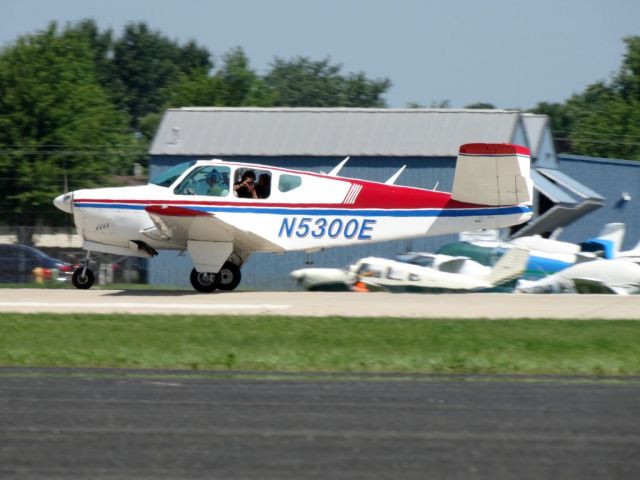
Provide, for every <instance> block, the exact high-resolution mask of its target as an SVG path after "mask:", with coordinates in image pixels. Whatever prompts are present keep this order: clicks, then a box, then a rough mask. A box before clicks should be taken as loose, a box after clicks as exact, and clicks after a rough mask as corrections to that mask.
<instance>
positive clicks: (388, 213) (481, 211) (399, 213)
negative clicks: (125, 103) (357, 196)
mask: <svg viewBox="0 0 640 480" xmlns="http://www.w3.org/2000/svg"><path fill="white" fill-rule="evenodd" d="M158 204H160V205H161V204H162V203H161V202H159V203H158ZM154 205H155V204H154ZM172 206H178V207H182V208H186V209H189V210H197V211H199V212H209V213H262V214H276V215H330V216H354V215H356V216H361V217H469V216H476V215H513V214H518V213H521V214H522V213H529V212H531V207H528V206H525V205H514V206H509V207H495V208H487V207H485V208H464V209H459V208H458V209H425V210H376V209H336V208H283V207H268V206H265V207H245V206H242V205H238V206H224V207H223V206H213V205H206V206H202V205H179V204H176V205H174V204H172ZM75 207H76V208H115V209H125V210H144V209H145V207H146V205H139V204H127V203H90V202H79V203H76V204H75Z"/></svg>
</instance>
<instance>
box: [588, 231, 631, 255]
mask: <svg viewBox="0 0 640 480" xmlns="http://www.w3.org/2000/svg"><path fill="white" fill-rule="evenodd" d="M624 232H625V224H624V223H607V224H606V225H605V226H604V227H602V230H600V233H599V234H598V236H597V237H596V238H591V239H589V240H586V241H584V242H582V243H581V244H580V247H581V248H582V251H583V252H594V251H598V250H601V251H603V253H604V255H603V256H604V258H607V259H612V258H616V257H617V256H618V253H619V252H620V248H622V243H623V241H624Z"/></svg>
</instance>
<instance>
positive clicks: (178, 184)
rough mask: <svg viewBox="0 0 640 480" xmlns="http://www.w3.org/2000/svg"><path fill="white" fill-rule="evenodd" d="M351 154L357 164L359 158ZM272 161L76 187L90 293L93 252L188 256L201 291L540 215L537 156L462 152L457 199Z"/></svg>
mask: <svg viewBox="0 0 640 480" xmlns="http://www.w3.org/2000/svg"><path fill="white" fill-rule="evenodd" d="M347 159H348V157H347ZM347 159H345V160H343V161H342V162H341V163H340V164H339V165H338V166H337V167H336V168H334V169H333V170H332V171H331V172H330V173H329V174H321V173H312V172H306V171H297V170H289V169H285V168H278V167H272V166H265V165H255V164H247V163H236V162H226V161H221V160H200V161H193V162H187V163H183V164H180V165H177V166H176V167H174V168H172V169H170V170H168V171H167V172H164V173H163V174H161V175H160V176H158V177H156V178H153V179H152V180H151V182H150V183H149V184H147V185H144V186H135V187H118V188H97V189H87V190H76V191H74V192H69V193H66V194H62V195H60V196H58V197H57V198H56V199H55V200H54V204H55V205H56V207H58V208H59V209H60V210H63V211H65V212H68V213H71V214H73V217H74V221H75V225H76V228H77V230H78V234H79V235H80V237H81V238H82V240H83V248H84V249H85V250H87V258H86V260H85V262H84V265H83V266H81V267H79V268H78V269H77V270H76V271H75V272H74V275H73V284H74V285H75V286H76V287H77V288H81V289H86V288H90V287H91V285H92V284H93V282H94V275H93V273H92V272H91V270H90V269H89V268H88V264H89V256H90V252H92V251H94V252H104V253H112V254H116V255H134V256H138V257H145V258H149V257H152V256H154V255H156V254H157V253H158V252H157V251H158V250H180V251H187V252H188V253H189V254H190V255H191V258H192V260H193V263H194V269H193V270H192V272H191V284H192V285H193V287H194V288H195V289H196V290H198V291H200V292H211V291H214V290H216V289H220V290H233V289H234V288H236V287H237V285H238V284H239V283H240V278H241V273H240V268H241V266H242V264H243V263H244V262H245V261H246V260H247V258H248V257H249V255H250V254H251V253H252V252H279V253H282V252H287V251H294V250H302V251H308V252H312V251H317V250H320V249H324V248H328V247H337V246H345V245H358V244H363V243H370V242H381V241H387V240H397V239H406V238H414V237H422V236H430V235H442V234H447V233H455V232H461V231H468V230H480V229H496V228H503V227H508V226H511V225H516V224H519V223H522V222H525V221H527V220H529V218H531V215H532V210H531V199H532V182H531V179H530V176H529V150H528V149H527V148H525V147H521V146H518V145H511V144H483V143H475V144H467V145H463V146H462V147H460V152H459V155H458V159H457V164H456V170H455V175H454V181H453V189H452V192H451V193H447V192H440V191H435V190H425V189H420V188H413V187H405V186H399V185H394V182H395V180H396V179H397V178H398V176H399V175H400V173H401V172H402V170H403V169H404V167H403V168H402V169H400V170H399V171H398V172H397V173H396V174H395V175H393V176H392V177H391V178H390V179H389V180H387V181H386V182H385V183H379V182H370V181H365V180H357V179H351V178H345V177H340V176H338V172H339V171H340V169H341V168H342V166H343V165H344V163H345V162H346V161H347Z"/></svg>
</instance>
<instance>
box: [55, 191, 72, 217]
mask: <svg viewBox="0 0 640 480" xmlns="http://www.w3.org/2000/svg"><path fill="white" fill-rule="evenodd" d="M72 202H73V193H71V192H69V193H63V194H62V195H58V196H57V197H56V198H55V199H54V200H53V204H54V205H55V206H56V207H57V208H58V209H60V210H62V211H63V212H67V213H71V208H72V206H73V205H72Z"/></svg>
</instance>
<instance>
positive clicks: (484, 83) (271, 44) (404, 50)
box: [0, 0, 640, 109]
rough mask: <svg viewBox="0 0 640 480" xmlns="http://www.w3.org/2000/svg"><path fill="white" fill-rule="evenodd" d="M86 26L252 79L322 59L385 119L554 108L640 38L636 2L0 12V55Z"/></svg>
mask: <svg viewBox="0 0 640 480" xmlns="http://www.w3.org/2000/svg"><path fill="white" fill-rule="evenodd" d="M87 17H90V18H93V19H95V20H96V21H97V23H98V25H99V26H100V27H101V28H112V29H114V30H115V32H116V33H121V32H122V28H123V26H124V25H125V24H126V23H128V22H132V21H145V22H147V23H148V24H149V26H150V27H151V28H153V29H155V30H160V31H161V32H163V33H164V34H165V35H167V36H169V37H170V38H173V39H176V40H178V41H180V42H184V41H187V40H189V39H193V40H195V41H196V42H197V43H198V44H200V45H202V46H205V47H207V48H208V49H209V50H210V51H211V52H212V53H213V54H214V58H216V57H217V58H219V57H221V56H222V55H223V54H224V53H225V52H226V51H228V50H229V49H230V48H232V47H235V46H241V47H242V48H243V49H244V50H245V52H246V53H247V56H248V57H249V59H250V60H251V66H252V67H253V68H254V69H255V70H257V71H258V72H259V73H263V72H264V71H265V70H266V69H267V68H268V66H269V64H270V62H271V61H272V60H273V58H274V56H279V57H282V58H291V57H295V56H299V55H301V56H307V57H310V58H312V59H314V60H320V59H322V58H325V57H327V56H329V57H331V60H332V62H333V63H340V64H342V65H343V72H357V71H363V72H364V73H365V74H366V75H367V76H368V77H369V78H379V77H388V78H390V79H391V81H392V83H393V86H392V87H391V89H390V90H389V91H388V92H387V94H386V95H385V98H386V100H387V102H388V104H389V106H391V107H404V106H406V104H407V103H408V102H417V103H420V104H423V105H425V106H430V105H431V104H433V103H439V102H441V101H444V100H448V101H449V102H450V104H451V106H452V107H463V106H465V105H468V104H470V103H474V102H489V103H493V104H494V105H496V106H498V107H501V108H523V109H526V108H530V107H532V106H534V105H535V104H536V103H537V102H539V101H549V102H562V101H564V100H566V99H567V98H569V97H570V96H571V95H572V94H573V93H577V92H580V91H582V90H583V89H584V87H585V86H586V85H588V84H590V83H593V82H596V81H599V80H608V79H609V78H610V77H611V75H612V74H613V73H614V72H615V70H616V69H617V68H618V67H619V65H620V63H621V61H622V56H623V54H624V44H623V42H622V38H623V37H624V36H627V35H640V20H639V19H640V1H637V0H526V1H525V0H316V1H307V0H226V1H219V0H108V1H102V0H0V45H6V44H8V43H10V42H12V41H13V40H15V38H17V37H18V36H19V35H21V34H24V33H30V32H34V31H37V30H41V29H43V28H45V27H46V25H47V24H48V23H49V22H50V21H51V20H57V21H58V22H59V23H61V24H64V23H66V22H69V21H77V20H80V19H82V18H87Z"/></svg>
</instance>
